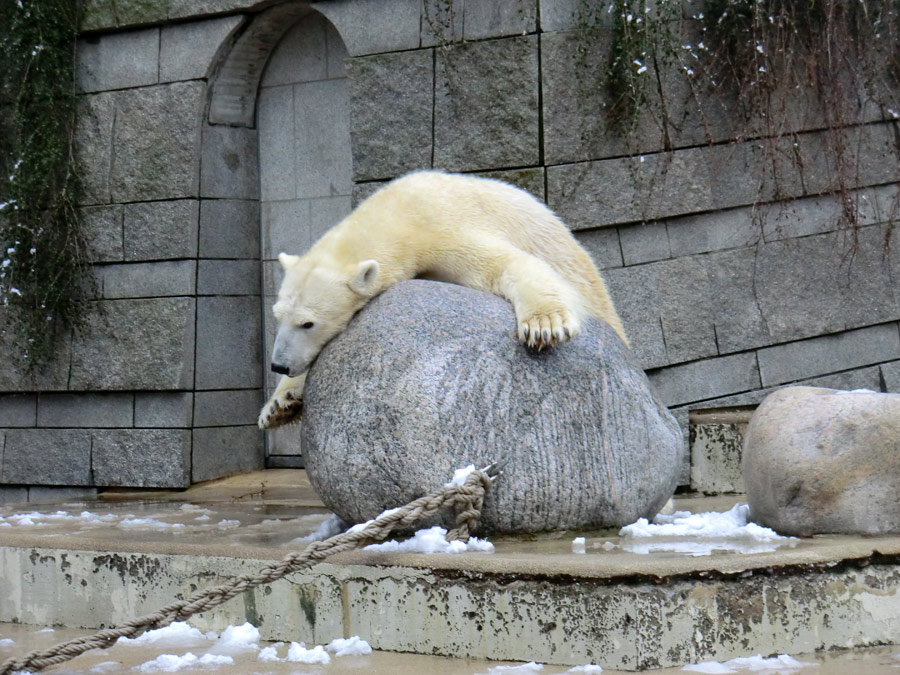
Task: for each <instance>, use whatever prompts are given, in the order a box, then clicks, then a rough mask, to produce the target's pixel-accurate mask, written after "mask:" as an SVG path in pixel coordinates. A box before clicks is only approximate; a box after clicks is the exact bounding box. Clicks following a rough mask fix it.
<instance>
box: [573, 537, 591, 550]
mask: <svg viewBox="0 0 900 675" xmlns="http://www.w3.org/2000/svg"><path fill="white" fill-rule="evenodd" d="M586 552H587V547H586V546H585V539H584V537H575V538H574V539H573V540H572V553H586Z"/></svg>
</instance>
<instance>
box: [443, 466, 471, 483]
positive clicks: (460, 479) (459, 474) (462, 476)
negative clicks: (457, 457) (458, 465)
mask: <svg viewBox="0 0 900 675" xmlns="http://www.w3.org/2000/svg"><path fill="white" fill-rule="evenodd" d="M473 473H475V465H474V464H469V466H467V467H464V468H462V469H457V470H456V471H454V472H453V478H451V479H450V482H449V483H444V487H454V486H456V485H463V484H464V483H465V482H466V479H467V478H468V477H469V476H471V475H472V474H473Z"/></svg>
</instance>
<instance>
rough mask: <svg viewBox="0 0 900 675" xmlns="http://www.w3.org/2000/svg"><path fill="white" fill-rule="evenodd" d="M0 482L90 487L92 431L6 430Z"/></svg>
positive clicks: (0, 465) (0, 467) (0, 466)
mask: <svg viewBox="0 0 900 675" xmlns="http://www.w3.org/2000/svg"><path fill="white" fill-rule="evenodd" d="M0 483H11V484H19V485H91V484H92V483H91V432H90V431H87V430H78V429H7V430H6V444H5V446H4V448H3V458H2V464H0Z"/></svg>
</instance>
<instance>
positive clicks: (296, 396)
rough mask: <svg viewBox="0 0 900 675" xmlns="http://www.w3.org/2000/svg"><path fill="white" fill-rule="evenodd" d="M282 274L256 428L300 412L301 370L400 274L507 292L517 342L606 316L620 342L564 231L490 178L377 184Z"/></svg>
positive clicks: (441, 176) (605, 300)
mask: <svg viewBox="0 0 900 675" xmlns="http://www.w3.org/2000/svg"><path fill="white" fill-rule="evenodd" d="M279 262H280V263H281V266H282V267H283V269H284V280H283V282H282V284H281V288H280V290H279V291H278V301H277V302H276V303H275V305H274V307H273V313H274V315H275V318H276V319H277V321H278V322H279V328H278V334H277V336H276V338H275V345H274V348H273V350H272V369H273V370H274V371H275V372H280V373H283V374H284V377H282V379H281V380H280V382H279V384H278V387H277V388H276V390H275V392H274V393H273V395H272V397H271V399H269V401H268V402H267V403H266V405H265V406H264V407H263V410H262V412H261V413H260V417H259V426H260V428H262V429H268V428H273V427H277V426H280V425H282V424H285V423H287V422H290V421H293V420H294V419H296V418H297V417H298V416H299V414H300V409H301V407H302V405H301V402H300V399H301V396H302V393H303V386H304V383H305V381H306V371H307V369H308V368H309V366H310V364H311V363H312V362H313V360H314V359H315V358H316V356H317V355H318V353H319V351H320V350H321V349H322V348H323V347H324V346H325V344H326V343H327V342H328V341H329V340H331V338H333V337H334V336H335V335H337V334H338V333H340V332H341V331H342V330H343V329H344V328H345V327H346V325H347V324H348V323H349V321H350V319H351V318H352V317H353V315H354V314H355V313H356V312H357V311H358V310H359V309H361V308H362V307H363V306H364V305H365V304H366V303H367V302H369V300H370V299H372V298H373V297H374V296H376V295H378V294H379V293H381V292H382V291H383V290H385V289H386V288H388V287H389V286H391V285H392V284H395V283H397V282H398V281H402V280H405V279H412V278H415V277H424V278H428V279H436V280H439V281H449V282H453V283H457V284H461V285H463V286H469V287H471V288H476V289H479V290H483V291H489V292H491V293H494V294H496V295H499V296H502V297H504V298H506V299H507V300H509V301H510V302H511V303H512V305H513V308H514V309H515V313H516V322H517V331H518V336H519V340H521V341H522V342H523V343H524V344H525V345H527V346H528V347H531V348H534V349H538V350H540V349H543V348H545V347H550V346H553V345H556V344H558V343H561V342H565V341H566V340H568V339H569V338H571V337H574V336H576V335H578V333H579V331H580V329H581V325H582V323H583V321H584V320H585V319H586V318H587V317H588V316H596V317H599V318H600V319H603V320H604V321H606V322H607V323H608V324H609V325H610V326H611V327H612V328H613V329H614V330H615V331H616V333H618V335H619V337H621V338H622V340H623V341H624V342H625V343H626V344H628V341H627V338H626V336H625V330H624V328H623V327H622V321H621V320H620V319H619V316H618V314H616V310H615V308H614V307H613V303H612V300H611V299H610V297H609V293H608V292H607V289H606V285H605V284H604V282H603V279H602V278H601V277H600V274H599V273H598V271H597V268H596V267H595V266H594V263H593V261H592V260H591V258H590V256H589V255H588V254H587V252H586V251H585V250H584V249H583V248H582V247H581V246H580V245H579V244H578V242H577V241H576V240H575V238H574V237H573V236H572V234H571V232H569V230H568V228H566V226H565V225H563V223H562V222H561V221H560V220H559V219H558V218H557V217H556V216H555V215H554V214H553V213H552V212H551V211H550V209H548V208H547V207H546V206H544V204H542V203H541V202H540V201H538V200H537V199H535V198H534V197H532V196H531V195H530V194H528V193H527V192H525V191H524V190H520V189H519V188H516V187H513V186H512V185H508V184H506V183H503V182H501V181H498V180H492V179H488V178H478V177H474V176H463V175H458V174H447V173H441V172H438V171H421V172H417V173H412V174H409V175H407V176H404V177H402V178H398V179H397V180H395V181H393V182H391V183H389V184H388V185H386V186H385V187H383V188H382V189H380V190H379V191H378V192H376V193H375V194H373V195H372V196H371V197H369V198H368V199H366V200H365V201H364V202H363V203H362V204H360V205H359V206H358V207H357V208H356V209H355V210H354V211H353V212H352V213H351V214H350V215H349V216H347V217H346V218H345V219H344V220H343V221H341V222H340V223H338V224H337V225H336V226H334V227H333V228H332V229H331V230H329V231H328V232H326V233H325V235H323V236H322V238H321V239H319V241H318V242H316V244H315V245H314V246H313V247H312V248H311V249H310V250H309V252H308V253H306V254H305V255H303V256H302V257H301V256H295V255H287V254H285V253H282V254H281V255H280V256H279Z"/></svg>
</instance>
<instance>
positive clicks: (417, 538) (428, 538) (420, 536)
mask: <svg viewBox="0 0 900 675" xmlns="http://www.w3.org/2000/svg"><path fill="white" fill-rule="evenodd" d="M446 537H447V530H446V529H445V528H443V527H440V526H438V525H435V526H434V527H430V528H428V529H425V530H419V531H418V532H416V533H415V534H414V535H413V536H412V538H411V539H407V540H406V541H393V540H392V541H385V542H383V543H381V544H370V545H369V546H366V548H365V550H366V551H381V552H385V553H465V552H467V551H479V552H482V553H493V552H494V545H493V544H492V543H491V542H489V541H488V540H486V539H478V538H477V537H470V538H469V541H468V542H462V541H447V539H446Z"/></svg>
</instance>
